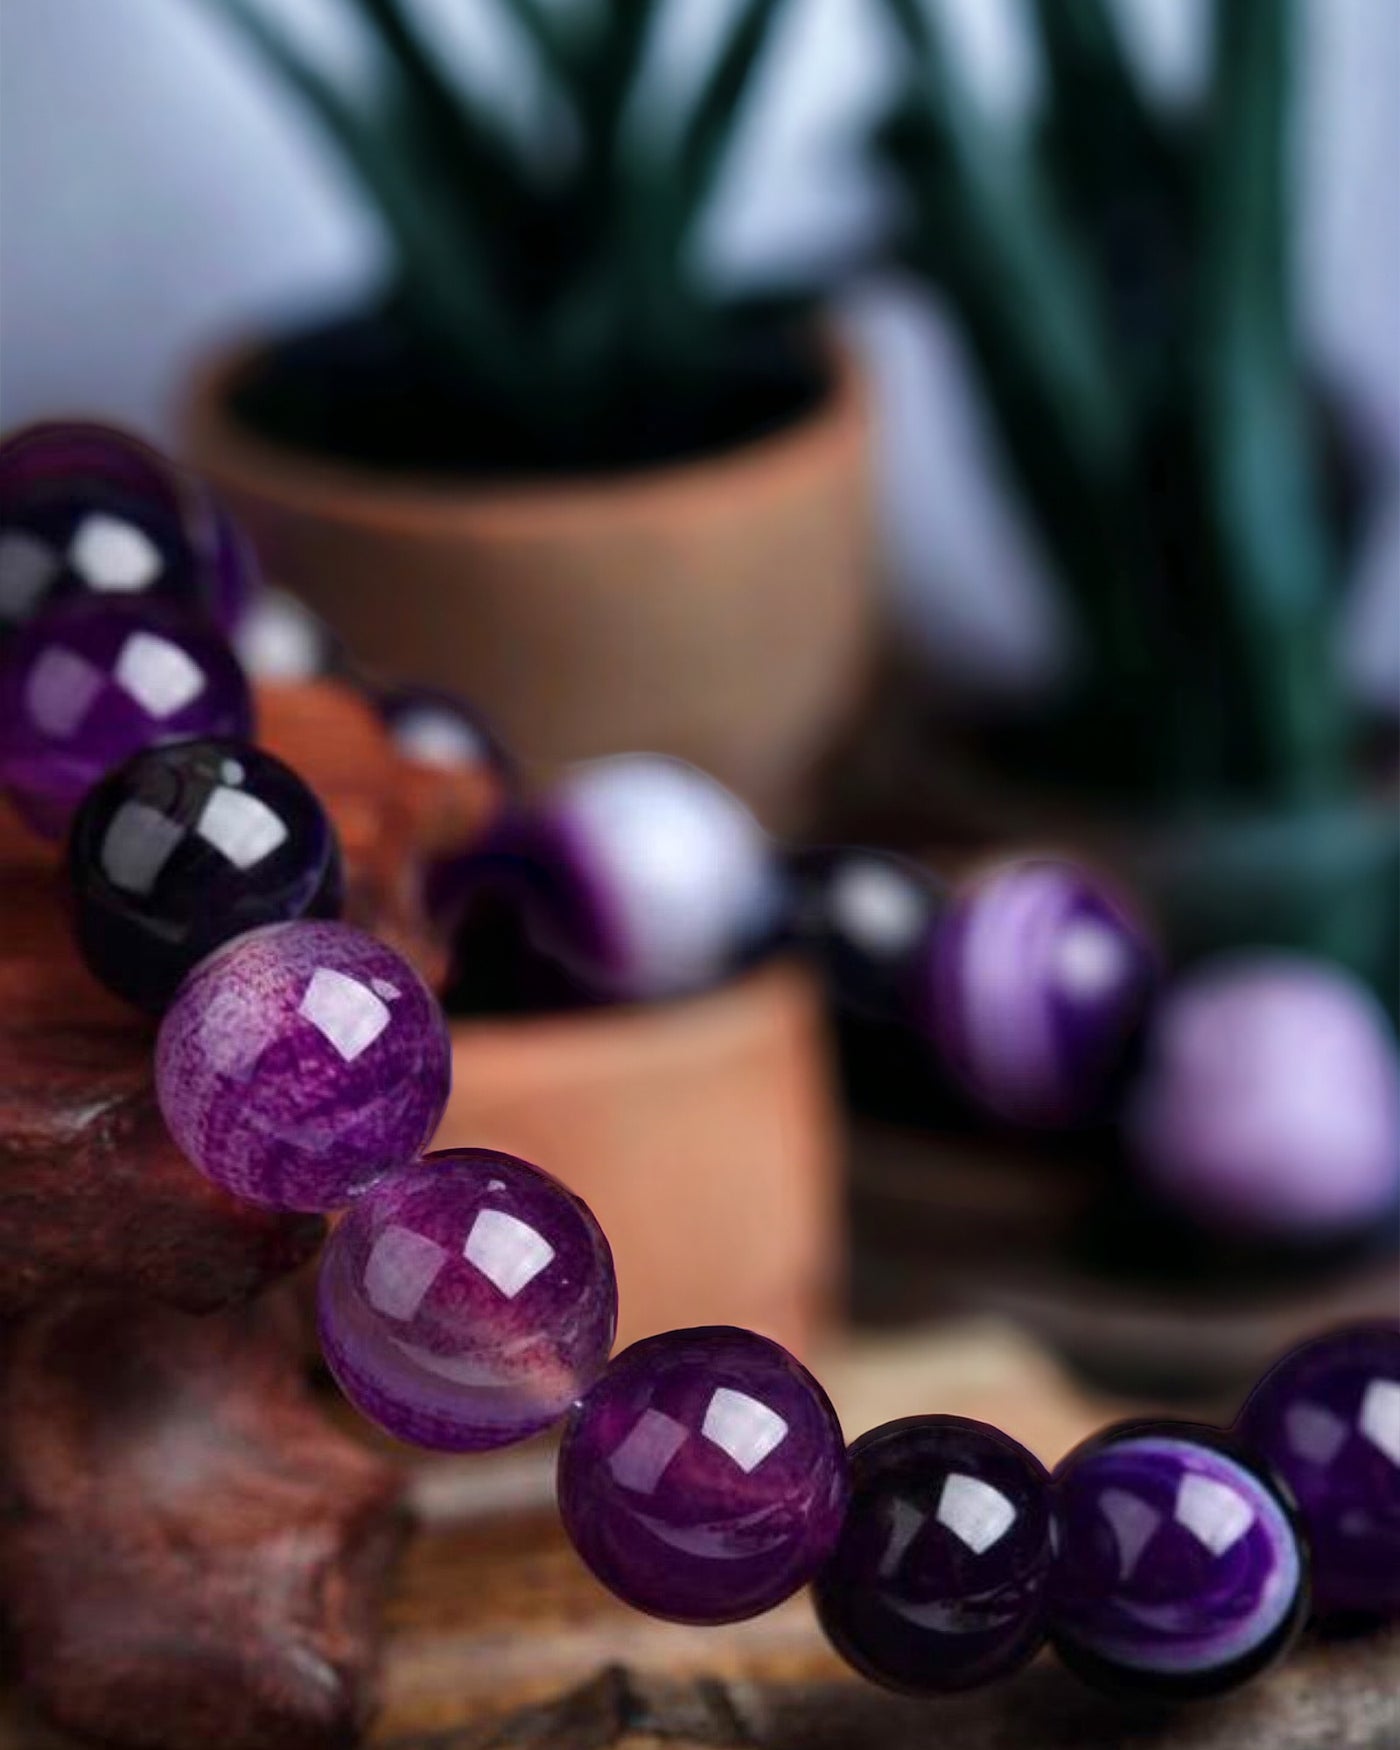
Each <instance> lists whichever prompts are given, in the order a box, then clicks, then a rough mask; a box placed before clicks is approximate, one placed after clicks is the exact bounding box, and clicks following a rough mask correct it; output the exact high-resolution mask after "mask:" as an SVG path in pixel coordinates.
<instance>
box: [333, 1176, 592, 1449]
mask: <svg viewBox="0 0 1400 1750" xmlns="http://www.w3.org/2000/svg"><path fill="white" fill-rule="evenodd" d="M318 1309H319V1321H320V1331H321V1347H322V1351H323V1352H324V1354H325V1357H326V1361H327V1363H328V1364H329V1366H330V1369H331V1372H332V1373H333V1374H334V1375H335V1377H336V1379H337V1380H338V1381H339V1383H340V1385H341V1387H342V1389H343V1390H344V1392H345V1395H346V1396H347V1397H348V1398H349V1399H350V1401H351V1402H352V1403H353V1404H355V1405H357V1406H358V1407H359V1409H361V1410H362V1411H363V1412H364V1414H365V1415H366V1416H368V1417H369V1418H370V1420H371V1421H373V1422H377V1423H378V1424H379V1426H380V1427H382V1428H384V1429H386V1430H387V1431H388V1432H389V1433H390V1434H392V1435H393V1436H394V1437H395V1438H396V1439H398V1440H404V1441H407V1442H409V1443H410V1444H411V1445H414V1446H425V1447H431V1448H433V1449H434V1450H436V1451H440V1452H480V1451H485V1450H487V1449H489V1448H491V1447H497V1446H508V1445H510V1444H512V1443H513V1442H515V1441H518V1440H526V1439H528V1438H529V1437H530V1436H531V1435H533V1434H538V1433H540V1432H541V1431H542V1430H543V1429H545V1428H548V1427H549V1426H550V1425H551V1424H552V1423H554V1422H557V1421H558V1420H559V1419H560V1417H561V1416H563V1415H564V1414H565V1413H566V1411H567V1410H568V1408H569V1406H570V1405H571V1404H572V1403H574V1402H576V1401H577V1400H578V1399H579V1398H580V1397H581V1396H582V1395H583V1393H584V1392H585V1391H587V1390H588V1388H589V1387H590V1386H591V1385H592V1384H593V1382H594V1381H595V1380H596V1379H597V1377H598V1375H599V1374H600V1373H601V1372H602V1371H603V1368H604V1367H605V1366H606V1364H607V1359H608V1353H609V1351H610V1350H611V1348H612V1340H613V1335H614V1332H615V1330H616V1326H617V1282H616V1279H615V1277H614V1274H613V1263H612V1254H611V1252H610V1251H609V1250H608V1242H607V1240H606V1239H605V1238H604V1237H603V1232H602V1229H601V1228H600V1227H599V1226H598V1223H597V1222H596V1221H595V1220H594V1218H593V1216H592V1214H591V1213H590V1211H589V1210H588V1208H587V1206H586V1205H585V1204H583V1203H582V1202H581V1201H580V1200H579V1199H578V1198H577V1197H575V1196H574V1195H573V1193H572V1192H571V1191H568V1190H566V1189H565V1187H564V1186H563V1185H561V1184H559V1182H558V1181H557V1180H555V1179H552V1178H550V1176H549V1175H548V1174H547V1173H543V1172H541V1171H540V1169H539V1168H538V1167H533V1166H531V1165H530V1164H529V1163H528V1162H526V1161H522V1160H517V1159H516V1158H515V1156H513V1155H506V1154H497V1153H496V1152H494V1151H493V1150H490V1149H451V1150H446V1151H444V1152H443V1153H440V1154H433V1155H428V1156H427V1157H426V1158H425V1159H424V1160H422V1161H419V1162H416V1163H414V1164H413V1165H412V1166H408V1167H403V1168H400V1169H399V1170H398V1171H397V1172H393V1173H389V1174H387V1175H386V1176H385V1177H384V1178H382V1179H380V1180H378V1181H377V1182H376V1183H375V1184H373V1185H371V1186H370V1187H369V1189H368V1190H367V1191H366V1192H365V1193H364V1195H363V1196H361V1197H360V1198H359V1199H358V1200H357V1201H356V1203H355V1204H354V1205H353V1207H352V1208H351V1209H350V1211H349V1213H348V1214H347V1215H346V1216H345V1217H344V1219H343V1220H342V1221H341V1222H340V1223H339V1224H338V1225H337V1227H336V1229H335V1232H334V1234H333V1235H332V1236H331V1239H330V1240H329V1242H328V1243H327V1246H326V1250H325V1253H324V1256H323V1258H322V1263H321V1276H320V1287H319V1293H318Z"/></svg>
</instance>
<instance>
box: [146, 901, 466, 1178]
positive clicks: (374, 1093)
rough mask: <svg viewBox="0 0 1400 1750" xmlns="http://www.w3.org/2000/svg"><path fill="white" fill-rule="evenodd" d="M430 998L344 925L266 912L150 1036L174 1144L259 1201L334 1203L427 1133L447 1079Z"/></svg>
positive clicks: (390, 958)
mask: <svg viewBox="0 0 1400 1750" xmlns="http://www.w3.org/2000/svg"><path fill="white" fill-rule="evenodd" d="M451 1077H452V1064H451V1051H450V1046H449V1042H448V1037H447V1025H446V1022H445V1021H444V1020H443V1015H442V1010H441V1009H440V1008H439V1007H438V1004H437V999H436V998H435V997H434V996H433V994H432V992H431V991H430V990H429V989H428V988H427V986H426V985H425V984H424V983H423V981H422V979H421V978H419V976H418V974H417V973H416V972H415V971H414V970H413V968H412V967H411V966H410V965H409V964H408V962H407V961H406V960H405V959H404V958H403V957H402V955H400V954H396V953H395V952H394V950H393V949H392V948H389V947H386V946H385V945H384V943H382V942H377V941H375V939H374V937H373V936H367V935H365V934H364V932H363V931H361V930H355V929H351V927H350V926H349V925H348V924H336V923H294V924H269V925H268V926H267V927H266V928H264V929H261V930H254V931H252V932H251V933H250V934H248V935H246V936H239V937H237V938H236V939H235V940H234V941H232V942H227V943H225V945H224V946H223V947H222V948H218V949H216V950H215V951H214V953H213V954H211V955H210V956H209V958H208V959H207V960H202V961H201V962H200V963H199V965H198V966H196V967H195V969H194V971H193V972H192V973H191V974H190V975H189V977H188V978H187V979H186V980H185V982H184V983H183V984H182V985H181V986H180V988H179V990H178V991H177V992H176V995H175V1000H174V1002H173V1003H172V1004H171V1005H170V1007H169V1009H167V1010H166V1014H165V1019H164V1020H163V1021H162V1022H161V1028H160V1035H159V1038H158V1039H157V1042H156V1093H157V1096H158V1098H159V1100H160V1109H161V1112H162V1113H163V1114H164V1117H165V1122H166V1124H167V1125H168V1126H169V1128H170V1133H171V1135H172V1136H173V1137H174V1139H175V1142H176V1144H177V1146H178V1147H179V1148H180V1149H181V1150H182V1151H183V1152H184V1154H185V1155H186V1156H187V1157H188V1158H189V1160H190V1161H191V1162H192V1163H193V1164H194V1165H195V1166H196V1167H198V1168H199V1170H200V1171H201V1172H202V1173H204V1174H205V1176H206V1177H207V1178H210V1179H212V1180H213V1181H214V1183H215V1184H217V1185H222V1186H223V1188H224V1189H225V1190H226V1191H229V1192H231V1193H232V1194H233V1195H234V1196H235V1197H240V1198H242V1199H243V1200H244V1201H245V1202H248V1203H259V1204H262V1205H263V1206H264V1207H266V1208H270V1209H305V1210H327V1209H340V1208H343V1207H344V1205H345V1204H347V1203H349V1202H351V1201H352V1200H353V1199H354V1198H355V1197H356V1196H357V1195H358V1194H359V1193H360V1192H361V1191H363V1190H364V1188H365V1186H366V1185H368V1184H370V1183H371V1181H373V1180H374V1179H377V1178H378V1177H379V1175H380V1174H381V1173H386V1172H388V1171H389V1170H390V1168H392V1167H398V1166H403V1165H404V1164H405V1163H407V1162H408V1161H411V1160H414V1159H416V1157H417V1156H418V1155H419V1154H420V1153H421V1151H422V1150H423V1149H424V1148H426V1147H427V1145H428V1143H429V1141H430V1140H431V1138H432V1135H433V1132H434V1131H435V1130H436V1129H437V1126H438V1122H439V1120H440V1119H441V1117H442V1113H443V1108H444V1107H445V1106H446V1104H447V1096H448V1092H449V1090H450V1086H451Z"/></svg>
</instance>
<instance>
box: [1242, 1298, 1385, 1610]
mask: <svg viewBox="0 0 1400 1750" xmlns="http://www.w3.org/2000/svg"><path fill="white" fill-rule="evenodd" d="M1237 1431H1238V1433H1239V1435H1240V1438H1241V1439H1242V1440H1243V1441H1245V1442H1246V1444H1247V1445H1248V1446H1249V1447H1250V1448H1251V1450H1252V1451H1254V1452H1256V1453H1257V1454H1258V1455H1259V1456H1260V1457H1261V1458H1262V1459H1264V1460H1266V1461H1267V1463H1268V1464H1269V1465H1270V1466H1271V1467H1272V1468H1273V1470H1274V1472H1275V1473H1276V1474H1277V1475H1278V1476H1280V1477H1282V1479H1283V1481H1284V1482H1285V1483H1286V1484H1287V1485H1288V1487H1289V1488H1290V1489H1291V1490H1292V1492H1293V1495H1294V1498H1295V1499H1296V1501H1297V1503H1298V1510H1299V1512H1300V1514H1301V1515H1302V1519H1303V1523H1304V1525H1305V1527H1306V1528H1307V1534H1308V1543H1309V1546H1310V1548H1311V1551H1312V1579H1313V1606H1314V1609H1315V1610H1316V1611H1317V1612H1318V1613H1319V1614H1323V1615H1336V1614H1340V1613H1344V1612H1345V1613H1351V1612H1355V1613H1359V1614H1363V1615H1367V1616H1396V1615H1400V1328H1397V1327H1396V1326H1394V1325H1358V1326H1353V1327H1352V1328H1350V1329H1348V1330H1342V1331H1333V1332H1331V1333H1329V1334H1328V1335H1326V1336H1322V1337H1316V1338H1314V1339H1313V1341H1312V1342H1310V1343H1304V1344H1303V1345H1302V1346H1301V1347H1299V1348H1297V1349H1295V1350H1294V1351H1293V1352H1292V1354H1291V1355H1286V1356H1285V1357H1284V1358H1283V1360H1282V1361H1280V1362H1279V1363H1278V1365H1277V1366H1276V1367H1274V1368H1273V1369H1272V1370H1271V1371H1270V1372H1269V1373H1267V1374H1265V1376H1264V1378H1263V1379H1262V1380H1261V1381H1260V1382H1259V1384H1258V1385H1257V1386H1256V1387H1255V1388H1254V1390H1253V1392H1252V1393H1251V1394H1250V1398H1249V1401H1248V1403H1246V1405H1245V1407H1244V1410H1243V1412H1242V1414H1241V1416H1240V1419H1239V1423H1238V1424H1237Z"/></svg>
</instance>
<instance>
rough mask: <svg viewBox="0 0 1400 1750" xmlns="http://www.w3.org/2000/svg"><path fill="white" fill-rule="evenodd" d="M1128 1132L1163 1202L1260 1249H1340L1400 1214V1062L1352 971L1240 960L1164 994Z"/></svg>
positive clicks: (1279, 957) (1285, 959) (1382, 1018)
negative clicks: (1325, 1245) (1323, 1243)
mask: <svg viewBox="0 0 1400 1750" xmlns="http://www.w3.org/2000/svg"><path fill="white" fill-rule="evenodd" d="M1126 1130H1127V1135H1128V1140H1129V1144H1130V1147H1131V1149H1132V1154H1133V1158H1134V1161H1135V1164H1136V1166H1137V1168H1138V1170H1139V1172H1140V1173H1141V1174H1142V1176H1143V1178H1144V1180H1145V1181H1146V1182H1147V1183H1148V1184H1149V1185H1150V1186H1151V1187H1152V1189H1153V1191H1154V1192H1155V1193H1156V1194H1157V1196H1158V1197H1159V1198H1160V1199H1161V1200H1162V1201H1163V1202H1164V1203H1166V1204H1170V1205H1171V1206H1172V1207H1174V1208H1176V1209H1177V1210H1179V1211H1180V1212H1181V1213H1183V1214H1185V1215H1187V1216H1189V1217H1191V1218H1192V1219H1193V1220H1194V1221H1195V1222H1197V1223H1198V1224H1199V1225H1200V1226H1202V1227H1204V1228H1211V1229H1218V1230H1221V1231H1224V1232H1227V1233H1230V1234H1235V1235H1239V1236H1241V1237H1244V1238H1249V1239H1263V1240H1277V1239H1286V1240H1292V1241H1294V1242H1297V1241H1302V1242H1309V1241H1314V1240H1318V1239H1321V1240H1327V1239H1331V1238H1335V1237H1337V1236H1339V1235H1343V1234H1346V1233H1348V1232H1349V1231H1354V1230H1356V1229H1358V1228H1364V1227H1366V1226H1367V1225H1368V1224H1370V1223H1372V1222H1380V1221H1383V1220H1384V1219H1385V1218H1386V1217H1387V1216H1390V1217H1391V1219H1392V1221H1393V1218H1394V1214H1395V1213H1396V1211H1397V1209H1400V1054H1397V1051H1396V1045H1395V1035H1394V1032H1393V1030H1392V1028H1391V1025H1390V1022H1389V1020H1388V1019H1387V1018H1386V1015H1385V1014H1384V1012H1383V1010H1382V1009H1381V1006H1380V1004H1379V1003H1378V1002H1377V1001H1376V999H1375V998H1374V997H1373V996H1372V995H1371V993H1370V992H1369V991H1368V990H1367V989H1366V988H1365V987H1364V986H1363V985H1362V984H1361V983H1360V982H1359V981H1358V980H1357V979H1355V978H1353V977H1352V976H1351V975H1350V974H1348V973H1346V972H1344V971H1342V969H1341V968H1340V967H1336V966H1331V965H1328V964H1327V963H1325V962H1323V961H1319V960H1310V959H1308V958H1306V957H1305V956H1303V955H1298V954H1281V953H1266V954H1260V953H1255V954H1233V955H1230V956H1228V957H1226V958H1224V959H1221V960H1217V961H1215V962H1212V963H1209V964H1206V965H1203V966H1201V967H1200V968H1198V969H1197V970H1195V971H1193V972H1191V973H1189V974H1188V975H1187V976H1186V977H1185V978H1183V979H1182V980H1181V982H1180V983H1179V984H1177V985H1176V986H1175V987H1174V988H1173V989H1171V990H1170V991H1168V992H1167V993H1166V995H1165V996H1164V997H1163V999H1162V1002H1161V1004H1160V1005H1159V1007H1158V1009H1157V1012H1156V1014H1155V1015H1154V1017H1153V1020H1152V1025H1151V1027H1150V1029H1149V1032H1148V1036H1147V1049H1146V1054H1145V1058H1144V1062H1143V1067H1142V1072H1141V1075H1140V1077H1139V1078H1138V1081H1137V1084H1136V1086H1135V1088H1134V1090H1133V1092H1132V1095H1131V1097H1130V1099H1129V1102H1128V1105H1127V1110H1126Z"/></svg>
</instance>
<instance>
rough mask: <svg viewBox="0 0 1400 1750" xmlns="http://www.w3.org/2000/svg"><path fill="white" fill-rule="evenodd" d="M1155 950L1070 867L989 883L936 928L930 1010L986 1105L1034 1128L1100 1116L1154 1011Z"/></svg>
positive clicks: (948, 1054) (933, 1024) (1020, 872)
mask: <svg viewBox="0 0 1400 1750" xmlns="http://www.w3.org/2000/svg"><path fill="white" fill-rule="evenodd" d="M1155 966H1156V962H1155V957H1154V954H1153V950H1152V947H1151V945H1150V943H1149V941H1148V939H1147V937H1146V935H1145V934H1144V932H1143V931H1142V929H1141V928H1140V927H1139V925H1138V924H1137V923H1136V922H1135V921H1134V920H1133V919H1132V918H1131V917H1130V916H1129V915H1128V913H1127V912H1126V911H1125V910H1124V908H1123V907H1122V906H1121V905H1120V904H1119V902H1118V901H1117V899H1116V898H1114V897H1113V896H1112V895H1110V894H1109V893H1108V891H1107V890H1106V889H1105V888H1103V887H1102V886H1101V885H1100V884H1099V883H1098V882H1097V881H1096V880H1095V879H1094V878H1093V877H1091V876H1090V875H1089V874H1088V873H1087V872H1086V871H1085V870H1083V869H1080V868H1076V867H1075V866H1074V865H1073V864H1070V863H1058V862H1041V861H1027V862H1020V863H1011V864H1007V865H1005V866H1004V867H1002V868H1000V869H997V870H994V871H992V872H991V873H989V874H988V875H985V876H984V877H983V878H982V879H981V880H980V881H977V882H976V883H974V884H973V885H972V886H971V887H970V888H968V889H967V890H966V891H965V892H964V893H962V894H961V895H960V896H959V897H958V898H957V900H956V901H955V902H954V904H953V905H952V907H951V908H950V910H949V911H948V913H947V915H946V917H945V918H944V919H943V922H942V923H941V925H940V926H939V928H938V929H937V930H936V931H935V932H934V935H933V939H932V944H931V948H930V952H929V956H928V966H927V974H926V987H925V1014H926V1020H927V1025H928V1028H929V1030H930V1033H931V1036H932V1039H933V1042H934V1044H935V1046H936V1047H937V1049H938V1051H939V1053H940V1055H941V1057H942V1059H943V1061H944V1062H945V1063H946V1064H947V1066H948V1068H949V1069H950V1070H951V1071H952V1072H953V1074H954V1075H955V1076H956V1077H957V1078H958V1080H959V1081H960V1082H961V1083H962V1084H963V1086H964V1088H965V1089H966V1090H967V1092H968V1093H969V1094H970V1095H971V1096H972V1098H973V1099H974V1100H975V1101H976V1102H977V1103H978V1104H980V1105H982V1106H984V1107H986V1108H987V1109H988V1110H989V1111H991V1112H993V1113H996V1114H997V1115H998V1116H999V1117H1002V1118H1005V1119H1009V1120H1011V1121H1013V1122H1015V1123H1020V1124H1032V1125H1067V1124H1075V1123H1080V1122H1083V1121H1085V1120H1087V1119H1090V1118H1092V1117H1094V1116H1095V1115H1096V1114H1097V1113H1098V1112H1099V1111H1100V1109H1101V1108H1102V1105H1103V1103H1104V1100H1105V1096H1106V1094H1107V1092H1108V1089H1109V1087H1110V1084H1111V1083H1112V1082H1113V1080H1114V1078H1115V1075H1116V1074H1117V1072H1118V1071H1119V1069H1120V1067H1121V1065H1122V1062H1123V1058H1124V1054H1125V1049H1126V1047H1127V1045H1128V1042H1129V1040H1130V1039H1131V1037H1132V1036H1133V1034H1134V1033H1135V1031H1136V1030H1137V1027H1138V1025H1139V1023H1140V1021H1141V1019H1142V1016H1143V1014H1144V1012H1145V1009H1146V1006H1147V1001H1148V997H1149V995H1150V993H1151V990H1152V985H1153V980H1154V975H1155Z"/></svg>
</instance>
